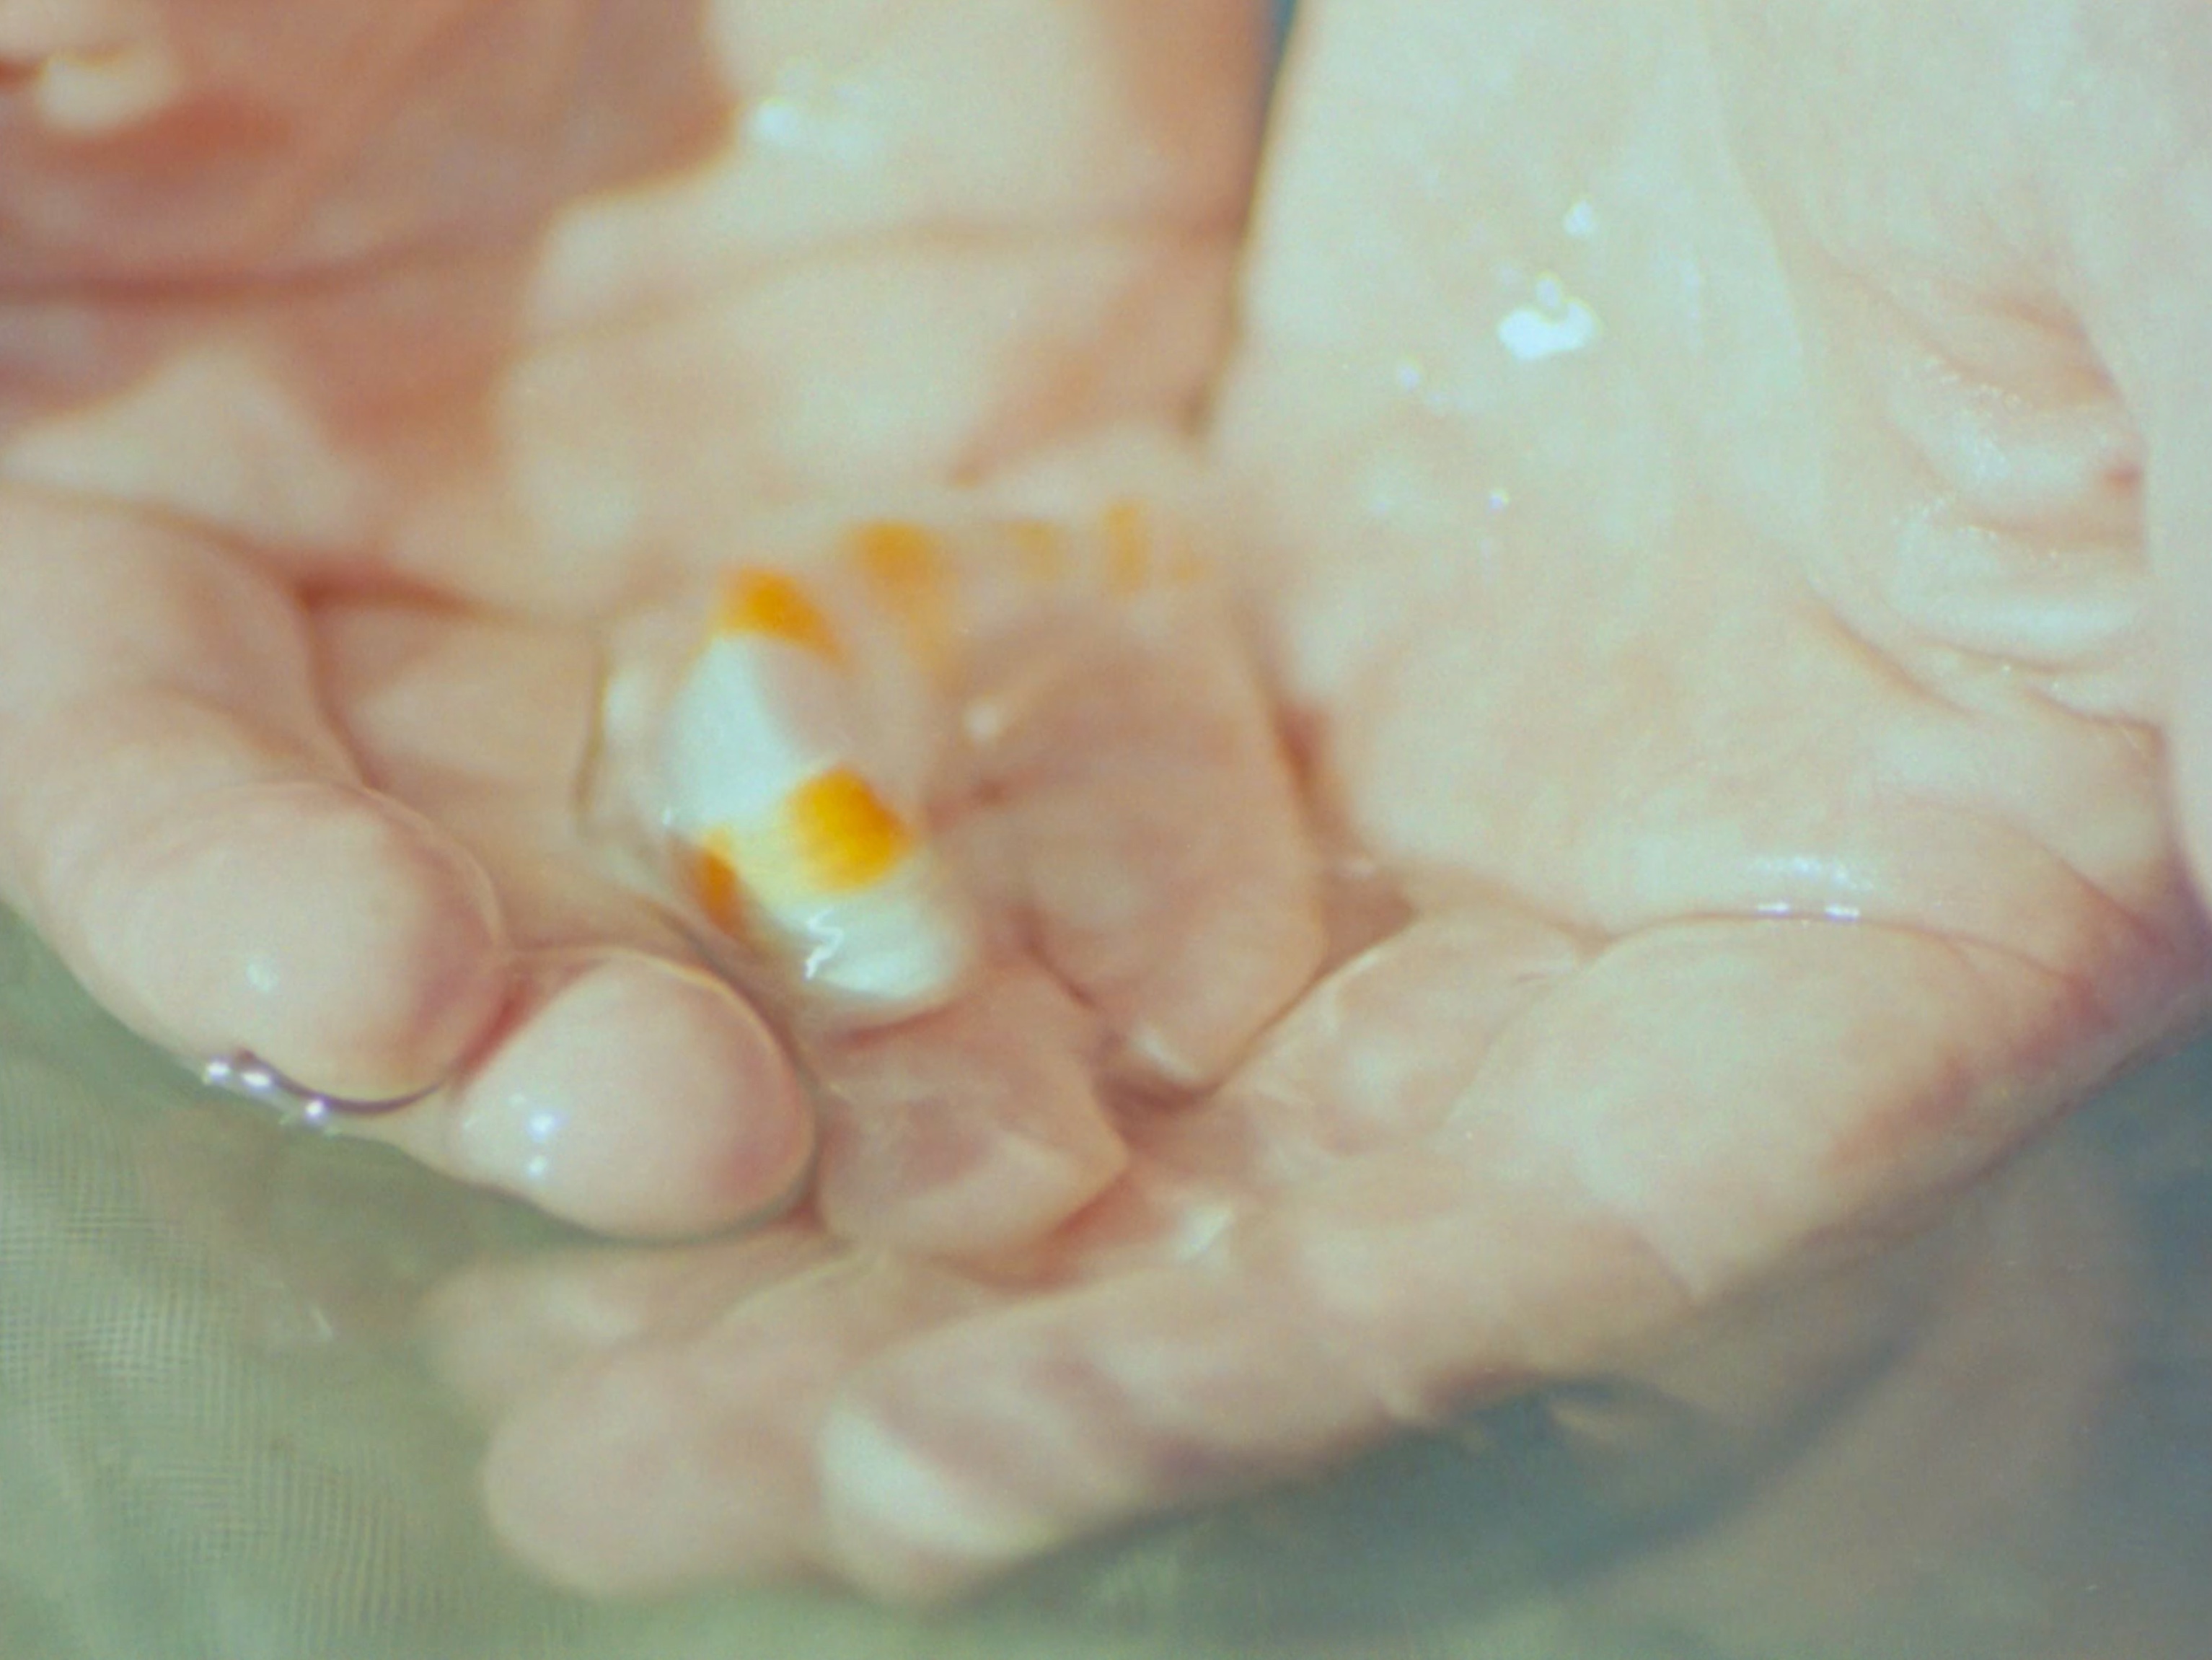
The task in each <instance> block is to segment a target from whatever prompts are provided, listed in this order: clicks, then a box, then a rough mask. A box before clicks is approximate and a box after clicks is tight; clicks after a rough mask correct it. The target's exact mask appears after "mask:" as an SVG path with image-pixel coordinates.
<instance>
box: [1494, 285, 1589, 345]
mask: <svg viewBox="0 0 2212 1660" xmlns="http://www.w3.org/2000/svg"><path fill="white" fill-rule="evenodd" d="M1532 297H1533V303H1532V304H1529V305H1525V306H1516V307H1514V309H1513V310H1511V311H1510V312H1508V313H1506V314H1505V316H1504V319H1502V320H1501V321H1500V322H1499V323H1498V344H1500V345H1502V346H1504V348H1505V350H1507V351H1509V352H1510V353H1512V355H1513V356H1516V357H1517V358H1519V359H1520V360H1521V361H1522V362H1524V363H1532V362H1537V361H1538V360H1540V359H1541V358H1546V357H1557V356H1562V355H1563V354H1565V353H1569V352H1577V351H1583V350H1587V349H1588V348H1589V347H1591V346H1594V345H1595V344H1597V342H1598V341H1599V339H1600V338H1601V337H1602V336H1603V334H1604V332H1605V331H1604V325H1602V324H1601V322H1600V321H1599V319H1598V314H1597V313H1596V312H1595V311H1593V310H1592V309H1591V308H1590V307H1589V304H1588V303H1587V302H1586V301H1583V300H1582V299H1580V298H1578V297H1577V295H1572V294H1571V293H1569V292H1568V291H1567V288H1566V285H1565V283H1562V282H1560V281H1559V278H1558V277H1554V276H1552V275H1550V274H1549V273H1547V274H1546V275H1544V276H1542V277H1538V278H1537V279H1536V282H1535V283H1534V290H1533V296H1532Z"/></svg>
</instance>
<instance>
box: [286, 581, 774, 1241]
mask: <svg viewBox="0 0 2212 1660" xmlns="http://www.w3.org/2000/svg"><path fill="white" fill-rule="evenodd" d="M316 621H317V633H318V639H319V643H320V646H321V649H322V654H323V657H324V661H325V685H326V687H327V690H328V694H329V697H330V701H331V707H332V708H333V709H334V710H335V711H336V712H337V717H338V719H339V721H341V723H342V724H343V728H344V731H345V733H346V736H347V738H348V739H349V741H350V742H351V744H352V745H354V747H355V750H356V753H358V754H359V756H360V757H362V765H363V767H364V768H365V769H367V770H368V775H369V776H370V777H371V779H372V781H374V782H375V783H376V784H377V785H378V786H379V787H380V788H381V789H383V790H385V791H386V792H388V793H389V794H392V795H393V796H395V797H396V798H398V799H399V800H404V801H406V802H408V803H409V804H410V805H411V806H415V807H417V808H419V809H420V810H421V811H422V812H425V813H426V814H428V815H429V816H431V817H433V818H435V819H436V820H437V822H438V823H439V824H441V825H443V826H445V827H447V829H448V830H450V831H451V832H452V833H453V835H454V836H455V838H456V839H457V840H458V841H459V842H460V843H461V844H462V845H464V846H465V847H466V848H468V849H469V850H470V852H471V854H473V855H474V856H475V858H476V859H477V861H478V863H479V865H480V866H481V867H482V868H483V870H485V871H486V872H487V873H489V876H490V878H491V880H492V881H493V883H494V885H495V887H496V889H497V891H498V892H499V895H500V898H501V904H502V906H503V909H504V910H505V913H506V915H507V917H508V919H509V926H510V928H511V931H512V933H513V938H514V941H515V945H516V948H517V958H516V963H515V967H514V970H513V982H512V986H511V989H510V992H509V995H508V1000H507V1005H506V1006H505V1008H504V1010H503V1011H502V1014H501V1019H500V1021H499V1023H498V1025H497V1026H496V1028H495V1031H493V1032H492V1033H491V1034H490V1035H489V1037H487V1039H486V1041H485V1042H484V1043H483V1044H481V1045H480V1046H479V1047H478V1049H477V1050H475V1051H474V1052H472V1053H471V1055H469V1057H468V1058H467V1061H466V1062H465V1065H463V1066H462V1067H459V1069H457V1070H456V1072H455V1073H453V1075H452V1077H450V1078H449V1079H447V1080H446V1082H445V1085H444V1086H443V1087H442V1088H441V1089H440V1090H438V1091H436V1092H435V1093H434V1094H433V1095H431V1096H430V1097H428V1098H426V1099H424V1100H422V1102H420V1103H418V1104H415V1105H413V1106H410V1107H409V1108H407V1109H405V1110H402V1111H398V1112H394V1113H392V1114H389V1115H386V1116H379V1117H376V1118H373V1119H363V1120H362V1121H360V1122H359V1123H358V1125H357V1128H358V1129H359V1131H360V1133H362V1134H368V1135H373V1136H375V1137H377V1138H379V1139H381V1140H387V1141H390V1142H392V1144H394V1145H397V1146H401V1147H404V1148H405V1149H406V1150H407V1151H408V1152H410V1153H412V1154H414V1155H415V1156H416V1157H417V1158H421V1159H422V1160H424V1161H425V1162H426V1163H428V1164H431V1165H433V1166H434V1167H435V1168H437V1169H439V1170H441V1171H447V1173H449V1174H453V1175H456V1176H459V1177H463V1178H464V1179H466V1180H469V1181H472V1182H477V1183H482V1184H483V1185H486V1186H490V1187H495V1188H498V1189H502V1190H505V1191H507V1192H512V1193H514V1194H517V1195H521V1196H524V1197H526V1198H528V1199H530V1200H531V1201H532V1202H534V1203H536V1204H538V1205H539V1206H541V1207H544V1208H545V1209H547V1210H549V1211H550V1212H552V1213H555V1214H556V1215H560V1216H563V1217H566V1218H568V1219H571V1220H574V1221H577V1222H581V1223H583V1224H585V1225H587V1226H590V1227H593V1228H597V1229H599V1230H601V1231H606V1232H611V1233H622V1234H635V1235H648V1234H649V1235H670V1234H677V1235H681V1234H687V1233H695V1232H699V1231H706V1230H709V1229H714V1228H719V1227H722V1226H725V1225H729V1224H731V1223H732V1222H736V1221H739V1220H743V1219H748V1218H751V1217H754V1216H757V1215H758V1214H760V1213H763V1212H764V1211H766V1210H768V1209H769V1208H772V1207H775V1206H776V1205H778V1204H780V1203H781V1202H784V1201H787V1199H788V1198H789V1197H790V1196H791V1195H792V1193H793V1190H794V1189H795V1188H796V1186H797V1184H798V1183H799V1179H800V1177H801V1176H802V1174H803V1172H804V1170H805V1164H806V1159H807V1156H808V1153H809V1151H810V1148H811V1137H812V1130H811V1116H810V1114H809V1111H808V1109H807V1104H806V1102H805V1098H804V1095H803V1093H802V1091H801V1090H800V1088H799V1082H798V1079H797V1078H796V1076H795V1074H794V1073H793V1067H792V1065H791V1062H790V1060H789V1058H788V1057H787V1055H786V1053H785V1051H784V1049H783V1047H782V1045H781V1042H780V1041H779V1040H778V1039H777V1037H775V1034H774V1033H773V1032H772V1031H770V1030H769V1026H768V1025H767V1024H766V1023H765V1022H764V1021H763V1019H762V1018H761V1017H760V1016H759V1014H758V1013H757V1012H756V1011H754V1010H753V1009H752V1008H751V1007H750V1006H748V1005H747V1004H746V1002H745V1001H744V999H743V998H741V997H740V996H739V995H738V994H737V993H735V992H734V991H733V990H732V988H730V987H728V986H727V985H726V984H724V983H723V982H720V981H719V980H717V979H715V978H714V976H711V975H709V974H708V973H706V972H705V971H703V970H702V968H701V967H700V966H699V964H697V963H696V961H694V960H692V958H691V954H690V951H689V949H688V947H687V946H686V945H685V943H684V939H682V937H681V936H680V935H679V934H678V933H677V931H676V930H675V929H674V928H672V927H671V926H670V925H669V923H668V921H666V919H665V917H663V916H662V915H659V913H657V912H656V911H655V910H654V909H653V908H652V907H651V906H650V905H648V904H647V903H645V902H644V901H643V900H641V899H640V898H639V897H637V896H635V894H632V893H629V892H627V891H623V889H622V888H620V887H619V886H618V885H617V884H616V883H615V882H614V881H612V880H611V879H610V878H609V877H608V876H607V875H606V874H605V873H604V872H603V871H601V870H600V869H599V866H598V864H597V861H596V859H595V857H594V855H593V854H592V850H591V849H590V848H587V847H586V845H585V844H584V843H583V842H581V841H580V838H579V836H578V835H577V830H576V825H575V820H574V797H575V790H576V787H577V779H578V776H579V774H580V769H581V766H582V760H583V756H584V752H585V750H586V745H587V743H588V739H589V734H590V732H591V725H592V709H593V705H594V702H595V698H596V694H597V690H598V684H599V674H598V670H599V657H598V654H597V652H596V651H595V650H594V649H593V648H592V646H591V643H590V642H589V641H588V640H586V639H585V638H584V637H582V636H580V635H576V634H574V633H572V632H570V631H567V630H561V629H544V628H535V627H529V626H525V625H518V624H511V623H501V622H498V621H495V620H491V619H485V618H478V617H469V616H465V615H455V614H453V613H451V612H447V611H442V610H438V609H431V608H422V607H410V606H404V605H373V604H361V603H356V604H349V605H329V606H325V607H323V608H321V609H320V610H319V612H318V614H317V619H316Z"/></svg>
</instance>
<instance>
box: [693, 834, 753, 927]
mask: <svg viewBox="0 0 2212 1660" xmlns="http://www.w3.org/2000/svg"><path fill="white" fill-rule="evenodd" d="M689 852H690V858H689V861H688V862H689V864H690V879H691V897H693V898H694V899H696V901H697V902H698V904H699V909H701V910H702V911H704V912H705V913H706V915H707V920H708V921H710V922H712V923H713V924H714V926H715V927H718V928H720V929H721V930H722V932H723V933H728V934H733V935H736V936H738V937H739V938H742V937H743V936H744V932H745V889H744V882H743V881H741V880H740V879H738V863H737V851H736V842H735V839H734V838H733V837H732V836H731V834H730V832H729V831H728V830H709V831H708V832H707V834H706V836H705V837H704V839H703V840H702V842H701V843H700V844H699V845H698V846H697V847H696V848H690V850H689Z"/></svg>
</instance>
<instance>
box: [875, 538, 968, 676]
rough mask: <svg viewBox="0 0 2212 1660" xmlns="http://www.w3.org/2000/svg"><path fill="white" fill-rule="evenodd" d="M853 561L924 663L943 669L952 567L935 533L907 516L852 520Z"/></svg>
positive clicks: (948, 655) (946, 658) (930, 668)
mask: <svg viewBox="0 0 2212 1660" xmlns="http://www.w3.org/2000/svg"><path fill="white" fill-rule="evenodd" d="M850 547H851V551H852V557H853V562H854V564H855V565H856V566H858V567H859V569H860V576H861V578H862V580H863V581H866V583H867V585H868V587H869V588H870V590H871V591H872V593H874V595H875V597H876V599H878V601H879V602H880V603H881V604H882V605H883V607H884V610H885V611H889V612H890V615H891V616H892V617H894V618H896V620H897V622H898V624H899V627H900V628H901V629H902V630H903V632H904V633H905V635H906V640H907V647H908V649H909V650H910V651H912V652H913V654H914V655H915V660H917V661H918V662H920V663H921V666H922V667H923V668H925V669H927V670H928V671H930V672H933V673H934V672H939V671H940V670H942V669H943V668H944V667H945V665H946V664H947V662H948V661H949V660H951V654H952V635H953V617H952V573H951V569H950V567H949V566H948V565H947V564H946V562H945V549H944V546H943V544H941V543H939V540H938V538H937V537H936V536H935V535H934V534H933V532H929V531H927V530H925V529H924V528H923V527H922V526H920V525H917V524H915V523H914V522H913V521H911V520H901V519H886V520H878V521H876V522H875V523H872V524H866V525H861V526H856V527H855V528H854V532H853V535H852V541H851V544H850Z"/></svg>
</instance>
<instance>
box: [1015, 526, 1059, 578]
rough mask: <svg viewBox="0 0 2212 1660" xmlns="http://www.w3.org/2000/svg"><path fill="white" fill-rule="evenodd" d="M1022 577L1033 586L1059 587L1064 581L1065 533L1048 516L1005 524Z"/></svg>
mask: <svg viewBox="0 0 2212 1660" xmlns="http://www.w3.org/2000/svg"><path fill="white" fill-rule="evenodd" d="M1006 533H1007V535H1008V536H1010V537H1012V538H1013V544H1014V559H1015V562H1016V563H1017V564H1018V566H1019V567H1020V569H1021V573H1022V579H1023V580H1024V581H1026V582H1028V583H1030V584H1031V585H1032V586H1033V587H1059V586H1060V584H1062V583H1063V582H1065V581H1067V573H1068V564H1069V561H1068V557H1067V535H1066V532H1064V531H1062V530H1061V529H1060V526H1058V525H1055V524H1054V523H1053V522H1052V520H1049V519H1017V520H1013V521H1012V522H1011V523H1010V524H1009V525H1008V526H1006Z"/></svg>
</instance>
